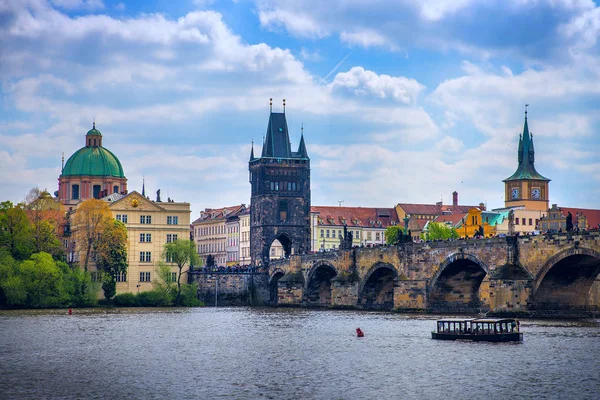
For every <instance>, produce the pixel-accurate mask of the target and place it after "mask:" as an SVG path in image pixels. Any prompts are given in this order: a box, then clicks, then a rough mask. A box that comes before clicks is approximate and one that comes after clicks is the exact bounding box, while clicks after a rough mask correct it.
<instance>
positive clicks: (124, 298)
mask: <svg viewBox="0 0 600 400" xmlns="http://www.w3.org/2000/svg"><path fill="white" fill-rule="evenodd" d="M113 302H114V304H115V306H120V307H135V306H137V305H138V300H137V298H136V295H135V294H133V293H123V294H118V295H116V296H115V297H114V299H113Z"/></svg>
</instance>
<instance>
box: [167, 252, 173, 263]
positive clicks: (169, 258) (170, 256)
mask: <svg viewBox="0 0 600 400" xmlns="http://www.w3.org/2000/svg"><path fill="white" fill-rule="evenodd" d="M165 261H166V262H173V254H171V253H167V254H165Z"/></svg>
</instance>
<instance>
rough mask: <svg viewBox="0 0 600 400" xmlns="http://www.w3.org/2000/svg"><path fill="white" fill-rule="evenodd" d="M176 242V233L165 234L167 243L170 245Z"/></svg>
mask: <svg viewBox="0 0 600 400" xmlns="http://www.w3.org/2000/svg"><path fill="white" fill-rule="evenodd" d="M176 240H177V234H176V233H167V243H171V242H174V241H176Z"/></svg>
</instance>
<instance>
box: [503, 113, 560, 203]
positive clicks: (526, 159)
mask: <svg viewBox="0 0 600 400" xmlns="http://www.w3.org/2000/svg"><path fill="white" fill-rule="evenodd" d="M517 159H518V166H517V170H516V171H515V173H514V174H512V175H511V176H510V177H508V178H506V179H505V180H504V206H505V207H506V208H510V207H521V206H522V207H524V208H525V209H526V210H535V211H541V212H543V213H545V212H546V210H547V209H548V203H549V198H550V194H549V183H550V179H548V178H546V177H544V176H542V175H540V174H539V173H538V172H537V171H536V169H535V165H534V163H535V150H534V148H533V136H532V135H531V133H529V127H528V125H527V111H525V124H524V125H523V133H522V134H521V136H520V138H519V149H518V152H517Z"/></svg>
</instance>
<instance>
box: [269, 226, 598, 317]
mask: <svg viewBox="0 0 600 400" xmlns="http://www.w3.org/2000/svg"><path fill="white" fill-rule="evenodd" d="M599 273H600V232H598V231H590V232H582V233H577V234H576V233H562V234H552V235H539V236H520V237H519V236H509V237H505V238H491V239H471V240H456V241H444V242H426V243H408V244H403V245H398V246H382V247H373V248H353V249H349V250H339V251H336V252H325V253H316V254H310V255H302V256H293V255H292V256H291V257H289V258H287V259H284V260H276V261H271V262H270V265H269V288H270V298H269V302H270V303H271V304H273V305H274V304H277V305H286V306H307V307H336V308H362V309H380V310H392V309H394V310H397V311H404V312H420V311H429V312H490V313H491V314H497V315H500V314H509V313H510V314H513V313H514V314H532V313H533V314H549V315H553V314H556V315H569V314H570V313H574V314H577V313H581V312H584V313H589V314H598V313H599V312H600V278H599V276H598V275H599Z"/></svg>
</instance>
